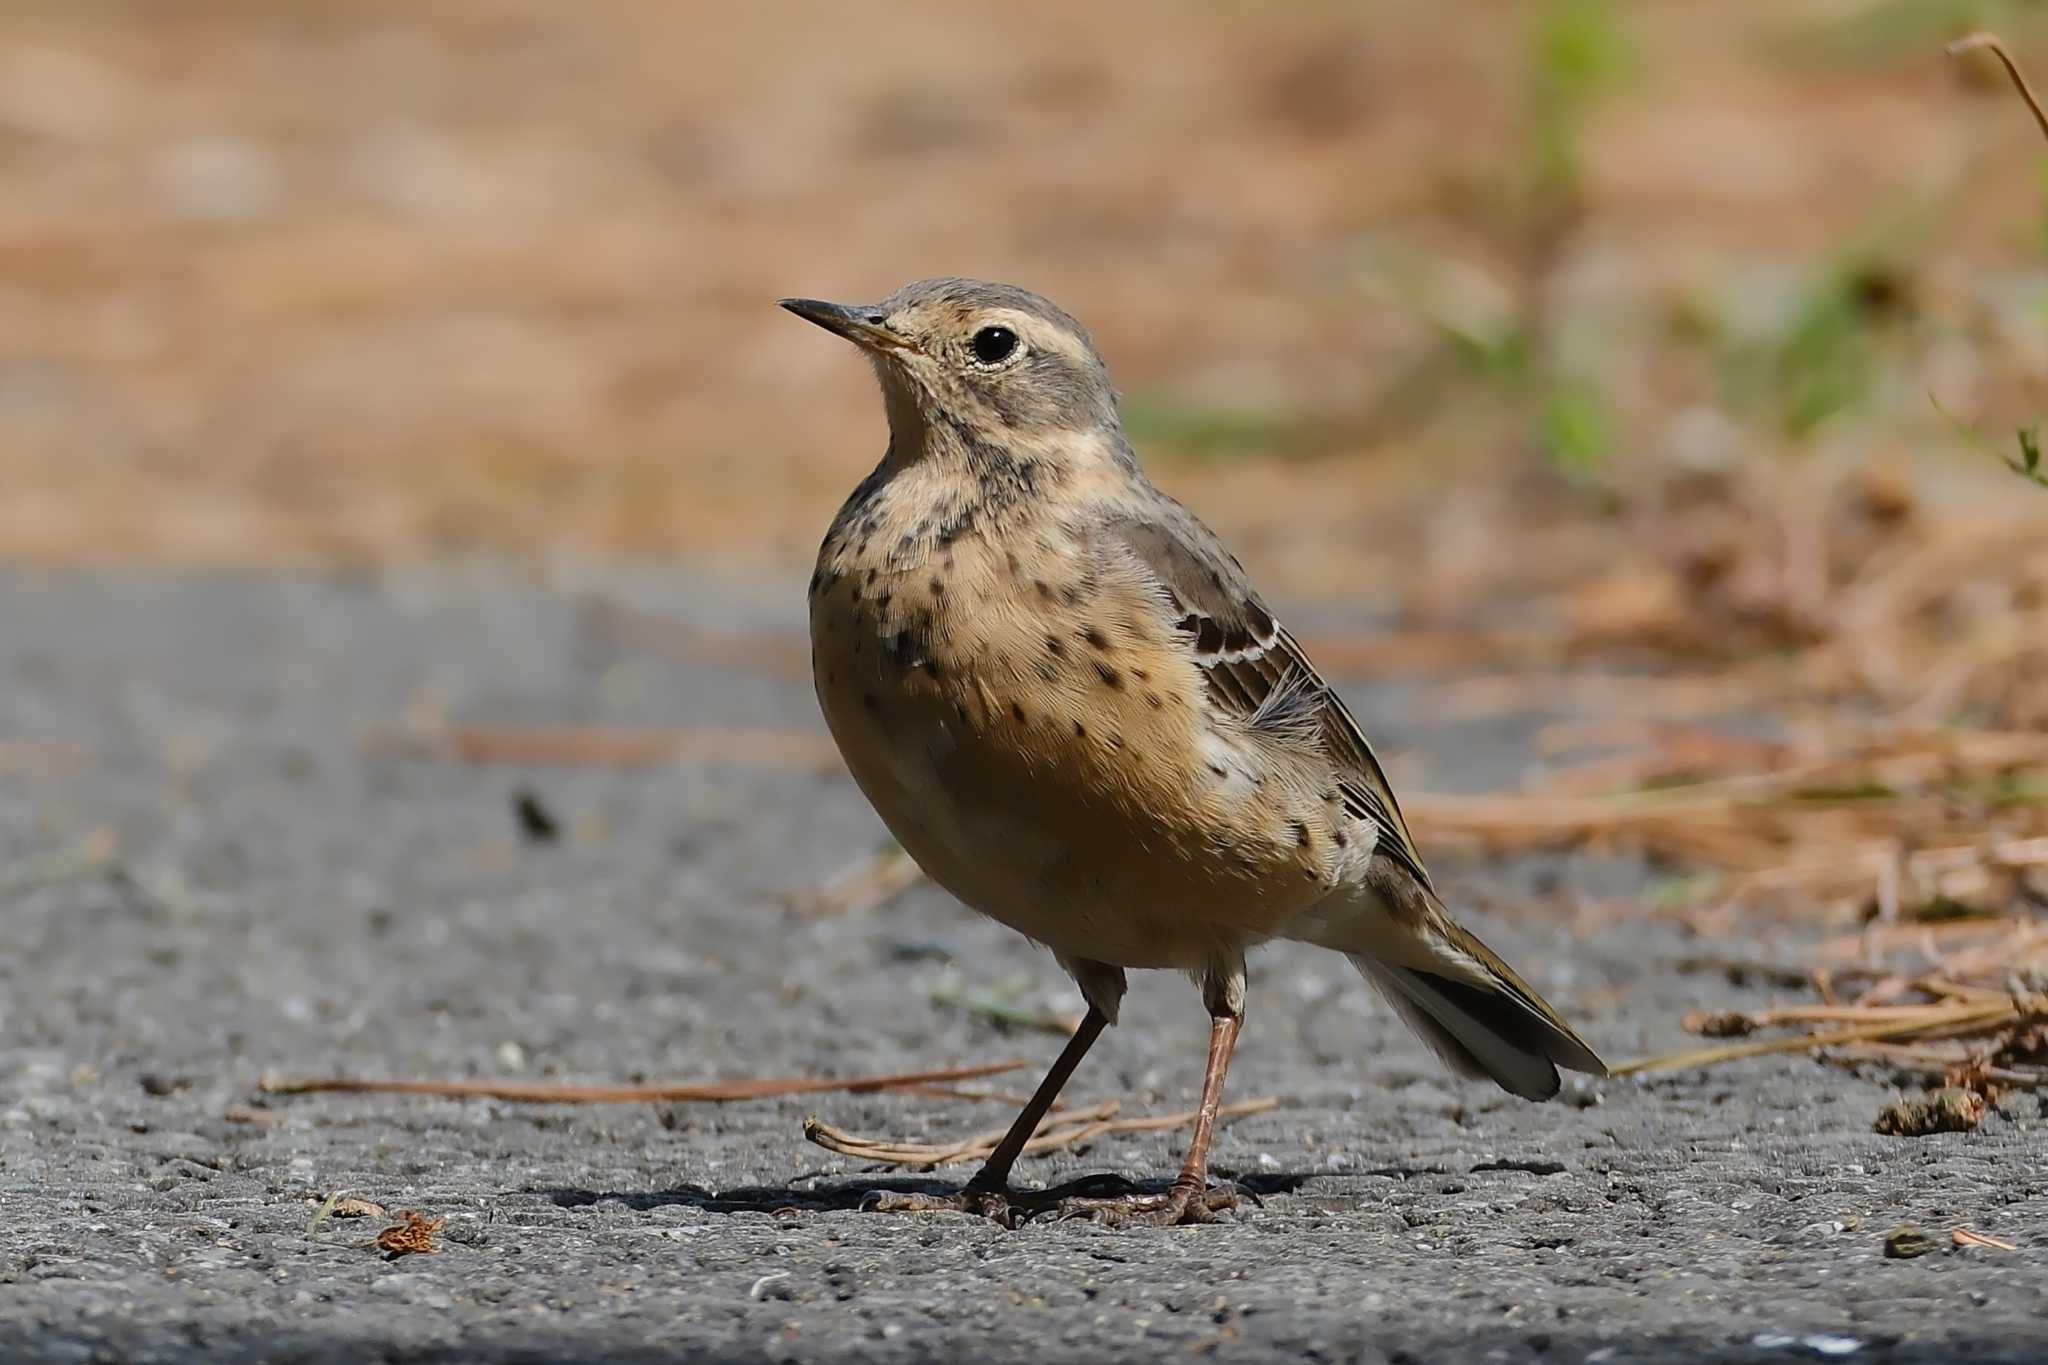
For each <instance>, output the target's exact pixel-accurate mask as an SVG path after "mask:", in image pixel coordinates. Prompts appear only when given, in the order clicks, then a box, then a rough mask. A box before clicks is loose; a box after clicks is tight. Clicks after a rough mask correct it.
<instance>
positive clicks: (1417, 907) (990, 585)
mask: <svg viewBox="0 0 2048 1365" xmlns="http://www.w3.org/2000/svg"><path fill="white" fill-rule="evenodd" d="M780 303H781V306H782V307H783V308H785V309H787V310H789V311H790V312H791V313H794V314H795V315H796V316H798V317H800V318H802V319H804V320H805V321H808V322H811V323H815V324H816V325H818V326H819V327H822V328H824V329H825V330H826V331H828V332H831V333H834V334H835V335H837V336H839V337H841V338H844V339H845V340H847V341H850V342H852V343H853V344H854V345H855V346H856V347H858V348H859V349H860V350H861V351H862V352H863V353H864V354H865V355H866V357H867V359H868V360H869V362H870V363H871V364H872V366H873V369H874V372H875V376H876V378H877V379H878V381H879V383H880V387H881V394H882V406H883V409H884V413H885V415H886V417H887V422H888V445H887V448H886V450H885V452H884V454H883V455H882V458H881V461H880V463H878V464H877V465H876V466H875V467H874V469H873V470H872V471H871V472H869V473H868V475H867V476H866V477H865V478H863V479H862V480H861V481H860V483H859V484H858V485H857V486H856V487H855V488H854V490H853V492H852V494H851V495H850V496H848V497H847V499H846V500H845V503H844V504H843V505H842V506H841V507H840V509H839V512H838V515H837V516H836V517H834V519H833V521H832V523H831V526H830V528H829V529H828V530H827V532H826V534H825V537H824V541H823V543H822V544H821V545H820V547H819V551H818V558H817V565H816V570H815V572H814V573H813V575H812V577H811V580H810V585H809V609H810V636H811V663H812V674H813V681H814V683H815V685H816V692H817V697H818V702H819V706H820V709H821V710H822V711H823V713H824V719H825V722H826V726H827V728H828V729H829V730H830V731H831V734H832V737H833V739H834V741H835V743H836V744H837V746H838V749H839V752H840V754H841V756H842V757H843V758H844V760H845V763H846V766H847V768H848V769H849V770H850V772H851V773H852V776H853V778H854V781H855V783H856V784H857V785H858V786H859V788H860V790H861V792H862V793H863V794H864V795H865V796H866V797H867V799H868V801H869V802H870V804H872V805H873V807H874V809H875V811H876V813H877V814H878V815H879V816H880V817H881V819H882V821H883V823H884V824H885V825H886V826H887V827H888V829H889V831H890V833H891V834H892V835H893V836H894V837H895V839H896V841H897V843H898V844H899V845H900V846H901V847H902V848H903V849H904V850H905V851H906V852H907V853H908V854H909V855H910V857H911V858H912V859H914V860H915V861H916V862H917V864H918V865H919V867H921V868H922V869H923V871H924V872H925V873H926V874H927V875H928V876H929V877H930V878H931V880H932V881H934V882H936V883H937V884H938V885H939V886H941V887H943V888H945V889H946V890H947V891H949V892H951V893H952V894H953V896H954V897H956V898H957V899H958V900H960V901H961V902H963V903H964V904H965V905H967V906H968V907H970V908H972V909H974V910H976V911H979V912H980V913H981V914H983V915H986V916H988V917H990V918H992V919H994V920H997V921H998V922H1000V923H1002V924H1005V925H1008V926H1009V927H1010V928H1012V929H1014V930H1016V931H1018V932H1019V933H1022V934H1024V935H1025V936H1027V937H1028V938H1030V939H1032V940H1034V941H1035V942H1036V943H1038V944H1040V945H1042V946H1043V947H1045V948H1048V949H1050V950H1051V952H1052V954H1053V957H1054V959H1055V961H1056V962H1057V963H1058V964H1059V966H1060V967H1062V968H1063V969H1065V971H1066V972H1067V973H1068V974H1069V975H1070V976H1071V977H1072V978H1073V980H1074V982H1075V984H1076V985H1077V986H1078V987H1079V989H1080V992H1081V995H1082V997H1083V998H1084V999H1085V1000H1086V1002H1087V1006H1088V1008H1087V1012H1086V1013H1085V1015H1084V1016H1083V1017H1082V1021H1081V1023H1080V1025H1079V1027H1078V1028H1077V1029H1076V1030H1075V1032H1074V1034H1073V1035H1072V1037H1071V1038H1070V1039H1069V1041H1068V1042H1067V1044H1066V1047H1065V1048H1064V1050H1063V1051H1062V1052H1061V1054H1060V1056H1059V1058H1058V1060H1057V1061H1055V1062H1054V1064H1053V1066H1052V1068H1051V1070H1050V1071H1049V1072H1048V1073H1047V1075H1046V1077H1045V1079H1044V1081H1043V1082H1042V1083H1041V1084H1040V1086H1039V1088H1038V1089H1037V1091H1036V1092H1035V1093H1034V1094H1033V1096H1032V1097H1031V1099H1030V1101H1029V1102H1028V1103H1027V1104H1026V1105H1025V1106H1024V1108H1023V1110H1022V1112H1021V1113H1020V1114H1019V1115H1018V1117H1017V1119H1016V1122H1015V1123H1014V1124H1013V1125H1012V1126H1011V1128H1010V1129H1009V1130H1008V1133H1007V1134H1006V1136H1005V1137H1004V1138H1003V1140H1002V1141H1001V1143H1000V1144H998V1145H997V1147H996V1148H995V1149H994V1151H993V1152H992V1153H991V1154H990V1156H989V1157H988V1158H987V1160H986V1161H985V1162H984V1164H983V1165H982V1167H981V1169H980V1170H979V1171H977V1172H976V1174H975V1175H974V1177H973V1178H972V1179H970V1180H969V1181H968V1182H967V1183H966V1185H965V1186H964V1187H962V1189H961V1190H960V1191H959V1192H958V1193H957V1194H953V1195H927V1194H882V1195H879V1196H877V1197H876V1199H875V1200H873V1201H872V1202H873V1203H875V1204H876V1205H878V1206H880V1207H883V1208H889V1209H916V1210H930V1209H952V1210H958V1211H962V1212H968V1213H974V1214H979V1215H981V1216H984V1217H987V1218H991V1219H994V1220H996V1221H998V1222H1002V1223H1005V1224H1007V1225H1010V1226H1017V1225H1018V1224H1020V1223H1021V1222H1024V1221H1029V1220H1030V1219H1032V1218H1034V1217H1038V1216H1042V1215H1045V1214H1048V1213H1052V1214H1055V1215H1056V1216H1067V1217H1072V1216H1080V1217H1089V1218H1094V1219H1096V1220H1098V1221H1101V1222H1105V1223H1111V1224H1116V1225H1143V1224H1150V1225H1173V1224H1180V1223H1199V1222H1208V1221H1211V1220H1213V1219H1214V1218H1215V1217H1216V1216H1217V1215H1218V1214H1219V1213H1221V1212H1222V1211H1224V1210H1226V1209H1229V1208H1232V1207H1234V1206H1235V1205H1236V1202H1237V1193H1238V1192H1237V1191H1236V1190H1235V1188H1234V1187H1232V1186H1231V1185H1230V1184H1229V1183H1228V1182H1217V1183H1215V1184H1212V1183H1211V1182H1210V1180H1209V1174H1208V1166H1209V1151H1210V1146H1211V1142H1212V1137H1213V1133H1214V1130H1215V1124H1216V1114H1217V1110H1218V1108H1219V1106H1220V1105H1221V1103H1222V1096H1223V1086H1224V1079H1225V1076H1226V1074H1227V1072H1228V1070H1229V1066H1230V1060H1231V1054H1232V1051H1233V1049H1234V1048H1235V1046H1236V1042H1237V1038H1238V1035H1239V1031H1240V1028H1241V1026H1242V1024H1243V1020H1244V1017H1245V1005H1246V965H1245V964H1246V955H1247V953H1248V952H1249V951H1250V950H1251V949H1253V948H1255V947H1258V946H1259V945H1261V944H1264V943H1268V942H1271V941H1273V940H1292V941H1297V942H1302V943H1309V944H1313V945H1316V946H1318V947H1321V948H1326V949H1329V950H1331V951H1334V952H1337V953H1341V954H1343V955H1345V956H1346V957H1348V958H1349V959H1350V960H1351V962H1352V963H1353V964H1354V965H1355V966H1356V968H1357V969H1358V971H1359V972H1360V973H1361V974H1362V975H1363V977H1364V978H1365V980H1366V981H1367V982H1369V983H1370V984H1371V985H1372V986H1374V987H1376V988H1377V989H1378V991H1379V992H1380V993H1381V994H1382V995H1383V996H1384V997H1385V998H1386V1000H1387V1001H1388V1002H1389V1003H1390V1004H1391V1006H1392V1007H1393V1009H1394V1011H1395V1012H1396V1013H1397V1014H1398V1015H1399V1016H1400V1017H1401V1018H1402V1019H1403V1020H1405V1021H1406V1023H1407V1024H1408V1025H1409V1026H1411V1027H1412V1028H1413V1029H1414V1030H1415V1031H1416V1032H1417V1033H1418V1034H1419V1035H1421V1038H1422V1040H1423V1041H1424V1042H1425V1043H1427V1044H1428V1045H1429V1046H1430V1047H1431V1048H1432V1049H1433V1050H1434V1051H1435V1053H1436V1054H1437V1056H1438V1057H1439V1058H1441V1059H1442V1060H1443V1061H1444V1062H1445V1063H1446V1064H1448V1066H1449V1068H1450V1069H1451V1070H1452V1071H1454V1072H1456V1073H1458V1074H1459V1075H1462V1076H1466V1077H1473V1078H1481V1079H1486V1080H1491V1081H1492V1082H1494V1083H1495V1084H1496V1085H1498V1086H1500V1087H1501V1088H1502V1089H1503V1090H1506V1091H1508V1092H1509V1093H1511V1094H1514V1095H1518V1096H1521V1097H1523V1098H1525V1099H1530V1100H1542V1099H1547V1098H1550V1097H1552V1096H1554V1095H1555V1094H1557V1092H1558V1089H1559V1076H1558V1068H1560V1067H1563V1068H1566V1069H1568V1070H1573V1071H1579V1072H1585V1073H1590V1074H1592V1075H1596V1076H1598V1075H1605V1074H1606V1066H1605V1065H1604V1064H1603V1063H1602V1062H1601V1060H1600V1058H1599V1057H1598V1056H1597V1055H1596V1054H1595V1053H1594V1051H1593V1049H1592V1048H1591V1047H1589V1046H1588V1045H1587V1044H1586V1043H1585V1042H1584V1041H1583V1040H1582V1039H1581V1038H1580V1037H1579V1036H1578V1034H1576V1033H1575V1032H1573V1031H1572V1028H1571V1026H1570V1025H1569V1024H1567V1023H1566V1022H1565V1021H1564V1019H1563V1018H1562V1017H1561V1016H1560V1015H1559V1014H1558V1013H1557V1011H1556V1010H1554V1009H1553V1008H1551V1006H1550V1005H1549V1004H1547V1003H1546V1002H1545V1001H1544V1000H1543V998H1542V997H1541V996H1540V995H1538V994H1537V992H1536V991H1535V990H1534V989H1533V988H1532V987H1531V986H1530V985H1529V984H1528V983H1527V982H1526V981H1524V980H1523V979H1522V978H1521V977H1520V976H1518V975H1516V973H1515V972H1514V970H1513V969H1512V968H1510V967H1509V966H1508V965H1507V964H1506V963H1505V962H1503V961H1502V960H1501V959H1500V958H1499V957H1498V956H1496V955H1495V954H1494V953H1493V952H1492V951H1491V950H1490V949H1488V948H1487V947H1486V945H1485V944H1483V943H1481V942H1480V941H1479V939H1478V938H1477V937H1475V936H1474V935H1473V934H1472V933H1471V932H1470V931H1468V930H1467V929H1465V928H1463V927H1462V926H1461V925H1459V924H1458V923H1456V922H1455V921H1454V920H1453V919H1452V918H1451V913H1450V911H1449V910H1448V909H1447V908H1446V906H1445V904H1444V901H1443V900H1442V898H1441V897H1440V896H1439V895H1438V893H1437V890H1436V888H1435V886H1434V885H1433V884H1432V883H1431V881H1430V877H1429V873H1428V872H1427V871H1426V870H1425V869H1424V867H1423V862H1422V858H1421V855H1420V854H1419V853H1418V851H1417V849H1416V844H1415V840H1414V838H1413V837H1412V836H1411V834H1410V832H1409V829H1408V825H1407V823H1406V821H1405V819H1404V818H1403V816H1402V814H1401V808H1400V806H1399V804H1398V803H1397V802H1396V800H1395V798H1394V793H1393V790H1392V788H1391V787H1390V786H1389V784H1388V781H1387V775H1386V772H1385V770H1384V768H1382V766H1381V764H1380V762H1379V760H1378V758H1377V757H1375V755H1374V753H1373V749H1372V747H1371V745H1370V744H1368V743H1367V741H1366V738H1365V735H1364V733H1363V732H1362V731H1361V730H1360V729H1359V726H1358V722H1357V721H1356V720H1355V719H1353V717H1352V715H1351V713H1350V711H1349V710H1348V709H1347V708H1346V707H1345V705H1344V703H1343V701H1342V700H1341V699H1340V698H1339V697H1338V695H1337V693H1336V692H1335V690H1333V689H1332V688H1331V686H1330V685H1329V683H1328V682H1326V681H1325V680H1324V678H1323V676H1322V675H1321V674H1320V673H1318V672H1317V671H1316V668H1315V666H1314V664H1313V663H1311V662H1310V660H1309V657H1308V655H1307V653H1306V652H1305V651H1304V650H1303V649H1302V646H1301V643H1300V641H1299V640H1297V639H1296V638H1295V636H1294V635H1293V634H1291V633H1290V632H1289V631H1288V629H1287V628H1286V626H1284V625H1283V624H1282V623H1281V621H1280V619H1279V618H1278V617H1277V616H1276V615H1275V614H1274V613H1273V611H1272V609H1271V608H1270V607H1269V606H1268V605H1267V603H1266V601H1265V599H1264V598H1263V597H1262V596H1261V595H1260V594H1259V592H1258V591H1257V589H1256V588H1255V587H1254V586H1253V585H1252V582H1251V580H1250V578H1249V577H1248V575H1247V574H1246V572H1245V570H1244V567H1243V566H1242V565H1241V564H1240V563H1239V562H1238V560H1237V559H1236V558H1235V557H1234V556H1233V555H1232V554H1231V553H1230V552H1229V550H1227V549H1226V548H1224V545H1223V543H1222V542H1221V541H1220V540H1219V539H1218V538H1217V536H1216V535H1215V533H1214V532H1212V531H1211V530H1210V529H1209V528H1208V526H1207V525H1205V524H1204V523H1203V522H1202V521H1201V520H1200V519H1199V518H1197V517H1196V516H1195V514H1194V513H1192V512H1190V511H1189V510H1188V509H1187V508H1185V507H1184V506H1182V505H1181V504H1180V503H1179V502H1177V501H1175V500H1174V499H1173V498H1171V497H1169V496H1167V495H1166V494H1165V493H1163V492H1161V491H1160V490H1159V489H1158V488H1157V487H1155V486H1154V485H1153V483H1152V482H1151V480H1150V479H1149V478H1147V476H1146V475H1145V473H1144V471H1143V469H1142V468H1141V467H1140V466H1139V463H1138V459H1137V456H1136V454H1135V453H1134V451H1133V449H1132V446H1131V443H1130V441H1129V440H1128V439H1127V437H1126V435H1125V432H1124V428H1123V424H1122V420H1121V417H1120V412H1119V402H1118V397H1117V394H1116V391H1115V389H1114V388H1113V387H1112V385H1111V382H1110V377H1109V371H1108V368H1107V366H1106V364H1105V363H1104V361H1103V358H1102V356H1101V354H1100V352H1099V351H1098V350H1097V349H1096V346H1095V343H1094V341H1093V340H1092V339H1091V338H1090V336H1089V334H1088V332H1087V331H1086V330H1085V329H1084V328H1083V327H1082V325H1081V324H1080V323H1079V322H1077V321H1076V320H1075V319H1074V318H1073V317H1072V316H1071V315H1069V314H1068V313H1067V312H1066V311H1065V310H1063V309H1061V308H1060V307H1058V306H1057V305H1055V304H1054V303H1052V302H1051V301H1050V300H1048V299H1046V298H1044V297H1041V296H1040V295H1038V294H1035V293H1032V292H1030V291H1028V290H1025V289H1022V288H1019V287H1017V286H1014V285H1008V284H999V283H992V282H988V281H983V280H973V279H964V278H955V277H945V278H934V279H927V280H921V281H918V282H916V283H913V284H909V285H905V286H904V287H903V288H901V289H899V290H897V291H896V292H895V293H893V294H890V295H889V296H888V297H886V298H884V299H883V300H881V301H880V302H879V303H874V304H865V305H847V304H838V303H829V302H825V301H822V300H819V299H810V298H789V299H783V300H781V301H780ZM1155 968H1158V969H1170V970H1178V971H1181V972H1183V973H1186V974H1187V975H1188V976H1189V977H1190V978H1191V979H1192V980H1193V981H1194V982H1195V983H1196V984H1198V985H1199V987H1200V990H1201V996H1202V1001H1203V1004H1204V1006H1205V1008H1206V1009H1207V1011H1208V1015H1209V1020H1210V1036H1209V1051H1208V1061H1207V1065H1206V1067H1205V1070H1204V1075H1203V1081H1202V1092H1201V1101H1200V1105H1199V1107H1198V1109H1197V1110H1196V1116H1195V1119H1194V1123H1193V1130H1192V1133H1191V1135H1190V1138H1189V1142H1188V1149H1187V1154H1186V1160H1185V1162H1184V1163H1183V1165H1182V1168H1181V1170H1180V1173H1179V1175H1178V1176H1177V1177H1176V1178H1175V1179H1174V1181H1173V1182H1172V1184H1171V1185H1170V1186H1169V1187H1167V1188H1166V1189H1165V1190H1164V1191H1163V1192H1160V1191H1149V1190H1146V1189H1143V1188H1140V1187H1131V1188H1128V1189H1125V1190H1122V1191H1121V1192H1119V1193H1116V1194H1111V1195H1101V1194H1079V1193H1075V1194H1069V1195H1063V1196H1058V1197H1057V1198H1055V1197H1053V1196H1052V1195H1050V1194H1049V1193H1048V1192H1043V1191H1019V1190H1017V1189H1015V1188H1013V1187H1012V1185H1011V1180H1010V1177H1011V1174H1012V1168H1013V1166H1014V1164H1015V1162H1016V1160H1017V1158H1018V1156H1019V1155H1020V1153H1021V1152H1022V1150H1023V1148H1024V1145H1025V1143H1026V1142H1027V1141H1028V1140H1029V1139H1030V1137H1031V1136H1032V1134H1033V1133H1034V1132H1035V1131H1036V1130H1037V1128H1038V1125H1039V1123H1040V1122H1041V1121H1042V1120H1043V1119H1044V1117H1045V1115H1046V1113H1047V1112H1048V1110H1049V1109H1050V1108H1051V1107H1052V1104H1053V1102H1054V1100H1055V1099H1056V1098H1057V1096H1058V1095H1059V1092H1060V1090H1061V1089H1062V1087H1063V1086H1064V1085H1065V1084H1066V1082H1067V1080H1068V1078H1069V1077H1070V1076H1071V1075H1072V1074H1073V1072H1074V1070H1075V1068H1076V1067H1078V1066H1079V1065H1080V1063H1081V1060H1082V1058H1083V1057H1084V1056H1085V1055H1086V1054H1087V1052H1088V1050H1089V1048H1090V1047H1091V1046H1092V1045H1093V1044H1094V1042H1095V1041H1096V1039H1097V1038H1098V1037H1099V1036H1100V1035H1101V1033H1102V1031H1103V1030H1104V1029H1105V1028H1107V1027H1109V1026H1110V1025H1112V1024H1114V1023H1115V1022H1116V1020H1117V1017H1118V1007H1119V1005H1120V1004H1121V1002H1122V999H1123V996H1124V992H1125V989H1126V984H1127V980H1128V977H1127V973H1128V972H1130V971H1133V970H1140V969H1155Z"/></svg>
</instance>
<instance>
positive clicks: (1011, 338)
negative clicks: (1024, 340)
mask: <svg viewBox="0 0 2048 1365" xmlns="http://www.w3.org/2000/svg"><path fill="white" fill-rule="evenodd" d="M968 344H969V345H970V346H972V347H973V348H974V358H975V359H976V360H978V361H980V362H981V363H982V364H984V365H1000V364H1002V363H1003V362H1004V361H1005V360H1008V359H1009V358H1010V357H1011V356H1012V355H1014V354H1016V351H1017V334H1016V333H1015V332H1013V331H1011V330H1010V329H1009V328H1007V327H1001V326H989V327H984V328H982V329H981V330H980V331H978V332H976V333H975V334H974V339H973V341H971V342H969V343H968Z"/></svg>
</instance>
